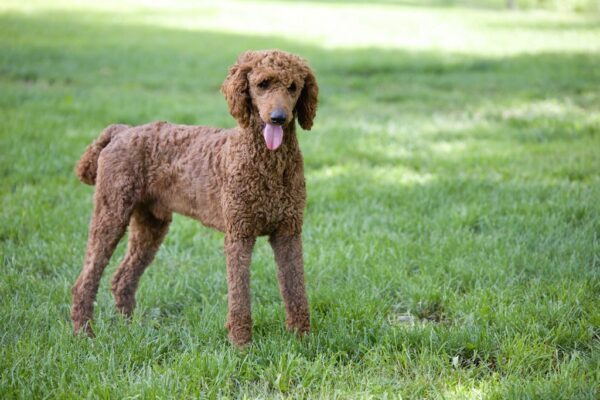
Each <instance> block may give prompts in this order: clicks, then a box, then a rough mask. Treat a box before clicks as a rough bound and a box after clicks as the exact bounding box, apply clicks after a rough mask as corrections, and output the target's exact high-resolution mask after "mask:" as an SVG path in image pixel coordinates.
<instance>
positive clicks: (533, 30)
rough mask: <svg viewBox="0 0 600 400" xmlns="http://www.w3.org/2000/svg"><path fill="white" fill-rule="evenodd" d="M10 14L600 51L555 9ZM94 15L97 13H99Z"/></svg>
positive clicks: (46, 5)
mask: <svg viewBox="0 0 600 400" xmlns="http://www.w3.org/2000/svg"><path fill="white" fill-rule="evenodd" d="M2 9H3V10H4V11H5V12H22V13H27V14H35V13H46V12H54V13H56V12H67V13H81V12H86V13H93V14H90V15H88V16H86V19H87V18H95V19H100V20H105V21H110V22H113V23H117V24H131V23H136V24H143V25H150V26H162V27H166V28H174V29H185V30H197V31H212V32H223V33H234V34H251V35H261V36H265V37H280V38H282V39H286V40H291V41H296V42H298V43H303V44H310V45H313V46H319V47H322V48H370V47H377V48H384V49H407V50H420V51H443V52H455V53H476V54H481V55H489V56H502V55H511V54H518V53H529V54H534V53H541V52H556V51H561V52H581V51H597V50H599V49H600V20H599V19H598V17H597V16H594V15H587V16H586V15H581V14H574V13H571V14H569V13H557V12H551V11H540V10H536V11H527V12H519V13H517V12H511V11H509V10H502V9H497V8H496V9H485V8H484V9H465V8H459V7H456V8H445V7H439V8H436V7H418V6H416V7H415V6H414V5H411V4H410V3H408V4H406V3H404V2H401V1H399V2H381V3H377V2H375V3H374V4H371V3H368V2H366V3H361V2H348V3H345V2H341V1H340V2H323V3H321V2H316V1H312V2H302V1H299V2H294V1H257V2H249V1H241V0H240V1H235V0H226V1H218V2H213V1H185V0H179V1H174V2H171V1H168V2H160V1H159V2H151V1H141V0H140V1H136V0H126V1H106V2H92V1H65V0H59V1H56V2H45V1H33V2H21V1H18V2H16V1H7V2H5V3H4V4H3V5H0V10H2ZM94 14H96V15H95V16H94Z"/></svg>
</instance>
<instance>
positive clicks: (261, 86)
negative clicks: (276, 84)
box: [258, 79, 269, 89]
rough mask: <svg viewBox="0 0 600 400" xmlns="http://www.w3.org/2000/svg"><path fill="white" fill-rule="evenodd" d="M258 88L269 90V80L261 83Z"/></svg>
mask: <svg viewBox="0 0 600 400" xmlns="http://www.w3.org/2000/svg"><path fill="white" fill-rule="evenodd" d="M258 87H259V88H261V89H266V88H268V87H269V80H268V79H265V80H263V81H262V82H260V83H259V84H258Z"/></svg>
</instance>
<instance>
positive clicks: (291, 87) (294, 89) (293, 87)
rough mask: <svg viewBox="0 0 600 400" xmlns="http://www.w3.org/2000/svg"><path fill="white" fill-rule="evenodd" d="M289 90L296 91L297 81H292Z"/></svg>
mask: <svg viewBox="0 0 600 400" xmlns="http://www.w3.org/2000/svg"><path fill="white" fill-rule="evenodd" d="M288 91H290V92H291V93H294V92H295V91H296V82H292V84H291V85H290V87H289V88H288Z"/></svg>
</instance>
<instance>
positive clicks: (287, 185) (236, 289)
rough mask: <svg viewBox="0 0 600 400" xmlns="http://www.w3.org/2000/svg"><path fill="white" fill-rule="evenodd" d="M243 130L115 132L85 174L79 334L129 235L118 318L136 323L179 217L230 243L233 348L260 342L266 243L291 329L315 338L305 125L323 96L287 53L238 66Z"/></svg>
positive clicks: (248, 55)
mask: <svg viewBox="0 0 600 400" xmlns="http://www.w3.org/2000/svg"><path fill="white" fill-rule="evenodd" d="M221 90H222V92H223V94H224V95H225V98H226V100H227V103H228V105H229V110H230V113H231V115H232V116H233V117H234V118H235V119H236V120H237V122H238V124H239V126H238V127H237V128H234V129H220V128H210V127H204V126H186V125H174V124H170V123H166V122H154V123H151V124H147V125H141V126H135V127H130V126H127V125H111V126H109V127H108V128H106V129H105V130H104V131H103V132H102V134H101V135H100V137H99V138H98V139H97V140H96V141H95V142H94V143H92V144H91V145H90V146H89V147H88V148H87V150H86V151H85V153H84V154H83V156H82V157H81V159H80V160H79V163H78V164H77V175H78V176H79V178H80V179H81V181H82V182H84V183H87V184H89V185H94V184H95V185H96V193H95V207H94V212H93V216H92V220H91V224H90V228H89V237H88V244H87V252H86V255H85V262H84V265H83V270H82V271H81V274H80V275H79V278H78V279H77V281H76V282H75V285H74V286H73V289H72V293H73V305H72V309H71V317H72V319H73V324H74V330H75V332H76V333H77V332H79V331H80V330H81V329H84V330H85V331H86V332H87V333H88V335H93V332H92V329H91V326H90V324H89V322H90V321H91V319H92V315H93V307H94V300H95V297H96V293H97V291H98V285H99V282H100V278H101V276H102V272H103V270H104V268H105V267H106V265H107V264H108V262H109V259H110V257H111V255H112V253H113V251H114V249H115V247H116V246H117V244H118V243H119V240H120V239H121V238H122V237H123V235H124V233H125V231H126V229H127V226H129V242H128V245H127V255H126V256H125V259H124V260H123V261H122V263H121V265H120V266H119V268H118V269H117V271H116V272H115V274H114V277H113V280H112V292H113V295H114V297H115V302H116V306H117V309H118V310H119V311H120V312H122V313H123V314H125V315H127V316H131V315H132V313H133V309H134V307H135V291H136V289H137V286H138V282H139V279H140V277H141V276H142V274H143V272H144V270H145V269H146V267H147V266H148V265H149V264H150V262H151V261H152V259H153V258H154V255H155V254H156V251H157V250H158V248H159V246H160V244H161V242H162V240H163V238H164V237H165V235H166V233H167V231H168V228H169V224H170V222H171V216H172V214H173V212H177V213H180V214H184V215H187V216H189V217H192V218H195V219H197V220H199V221H200V222H202V223H203V224H204V225H207V226H210V227H213V228H216V229H218V230H220V231H222V232H224V233H225V255H226V259H227V286H228V307H229V312H228V317H227V323H226V327H227V329H228V330H229V339H230V340H231V341H232V342H233V343H234V344H235V345H237V346H243V345H245V344H247V343H249V342H250V340H251V338H252V318H251V313H250V259H251V255H252V248H253V246H254V243H255V241H256V237H257V236H262V235H268V236H269V242H270V243H271V246H272V248H273V252H274V254H275V261H276V263H277V277H278V279H279V285H280V291H281V296H282V297H283V301H284V303H285V310H286V315H287V318H286V326H287V328H288V329H290V330H294V331H296V332H298V333H299V334H303V333H307V332H308V331H309V329H310V319H309V310H308V302H307V299H306V293H305V289H304V266H303V261H302V240H301V231H302V221H303V212H304V207H305V204H306V190H305V184H304V172H303V161H302V155H301V153H300V148H299V146H298V139H297V137H296V124H295V121H296V118H297V119H298V122H299V124H300V126H301V127H302V128H303V129H305V130H310V128H311V127H312V124H313V119H314V117H315V114H316V110H317V95H318V86H317V82H316V80H315V76H314V74H313V72H312V71H311V69H310V68H309V67H308V65H307V64H306V62H305V61H304V60H302V59H301V58H299V57H298V56H295V55H292V54H289V53H285V52H283V51H278V50H269V51H248V52H245V53H243V54H242V55H240V57H239V58H238V60H237V63H236V64H235V65H233V66H232V67H231V68H230V70H229V74H228V76H227V78H226V79H225V82H224V83H223V86H222V87H221Z"/></svg>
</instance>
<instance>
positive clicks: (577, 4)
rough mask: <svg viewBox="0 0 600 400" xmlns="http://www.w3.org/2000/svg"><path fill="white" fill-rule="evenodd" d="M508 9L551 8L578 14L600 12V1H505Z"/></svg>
mask: <svg viewBox="0 0 600 400" xmlns="http://www.w3.org/2000/svg"><path fill="white" fill-rule="evenodd" d="M505 4H506V7H507V8H510V9H519V8H524V9H528V8H550V9H558V10H568V11H577V12H590V11H591V12H594V11H595V12H600V0H505Z"/></svg>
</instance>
